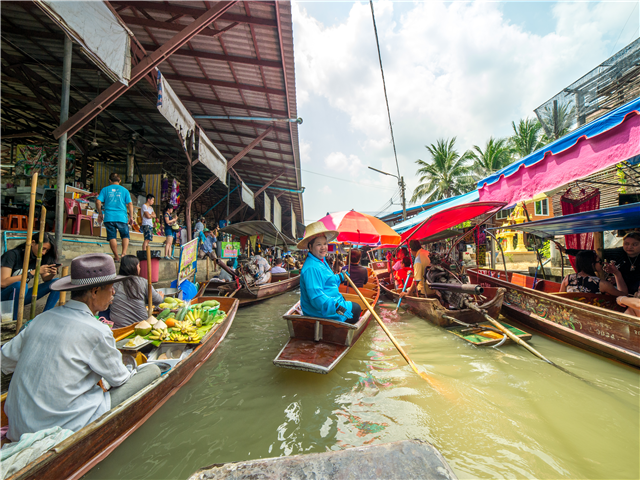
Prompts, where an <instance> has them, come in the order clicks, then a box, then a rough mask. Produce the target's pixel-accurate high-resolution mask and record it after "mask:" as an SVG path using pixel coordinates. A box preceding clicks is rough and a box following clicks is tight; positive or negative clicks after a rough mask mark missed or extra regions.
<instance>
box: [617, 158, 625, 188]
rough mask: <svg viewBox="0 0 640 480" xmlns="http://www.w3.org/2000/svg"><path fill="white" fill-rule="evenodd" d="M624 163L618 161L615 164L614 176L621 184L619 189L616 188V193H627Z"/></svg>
mask: <svg viewBox="0 0 640 480" xmlns="http://www.w3.org/2000/svg"><path fill="white" fill-rule="evenodd" d="M623 167H624V165H623V164H622V163H618V164H617V165H616V177H618V183H619V184H620V185H622V186H621V187H620V188H619V189H618V193H622V194H625V193H627V187H626V185H627V176H626V175H625V173H624V168H623Z"/></svg>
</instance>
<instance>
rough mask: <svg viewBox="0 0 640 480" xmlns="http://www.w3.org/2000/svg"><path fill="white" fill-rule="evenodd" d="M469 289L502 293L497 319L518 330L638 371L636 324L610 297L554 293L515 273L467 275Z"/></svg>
mask: <svg viewBox="0 0 640 480" xmlns="http://www.w3.org/2000/svg"><path fill="white" fill-rule="evenodd" d="M467 275H469V278H470V279H471V282H472V283H477V284H479V285H482V286H485V287H502V288H504V289H506V294H505V302H504V304H503V306H502V313H503V314H504V315H505V316H506V317H508V318H510V319H514V320H516V321H518V322H520V323H522V324H523V325H526V326H528V327H531V328H533V329H535V330H538V331H540V332H542V333H545V334H547V335H549V336H551V337H554V338H557V339H559V340H562V341H565V342H567V343H570V344H572V345H575V346H577V347H580V348H584V349H585V350H589V351H591V352H595V353H598V354H600V355H603V356H606V357H610V358H615V359H617V360H620V361H622V362H624V363H627V364H629V365H634V366H636V367H640V319H639V318H637V317H632V316H630V315H626V314H624V313H623V312H622V310H623V309H622V308H621V307H619V306H618V305H617V304H616V303H615V300H614V298H613V297H609V296H608V295H589V294H585V293H578V294H576V293H570V294H566V293H559V291H560V284H559V283H556V282H551V281H548V280H538V281H537V282H536V283H535V285H534V279H533V278H532V277H528V276H525V275H521V274H518V273H512V272H508V273H505V272H504V271H498V270H491V269H468V270H467Z"/></svg>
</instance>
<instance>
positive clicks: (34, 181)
mask: <svg viewBox="0 0 640 480" xmlns="http://www.w3.org/2000/svg"><path fill="white" fill-rule="evenodd" d="M37 188H38V172H35V173H34V174H33V176H32V177H31V196H30V200H31V201H30V203H29V217H28V221H27V222H28V223H27V241H26V243H25V247H24V260H23V262H22V279H21V280H20V294H19V296H18V314H17V317H16V318H17V322H16V333H20V329H21V328H22V317H23V315H24V295H25V292H26V290H27V274H28V273H29V260H31V237H32V236H33V217H34V216H35V210H36V189H37Z"/></svg>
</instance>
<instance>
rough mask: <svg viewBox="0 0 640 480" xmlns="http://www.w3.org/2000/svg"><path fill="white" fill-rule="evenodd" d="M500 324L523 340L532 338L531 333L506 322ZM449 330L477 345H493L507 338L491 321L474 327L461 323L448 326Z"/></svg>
mask: <svg viewBox="0 0 640 480" xmlns="http://www.w3.org/2000/svg"><path fill="white" fill-rule="evenodd" d="M500 324H501V325H502V326H503V327H504V328H506V329H507V330H509V331H510V332H511V333H513V334H514V335H515V336H517V337H518V338H520V339H521V340H531V334H530V333H527V332H525V331H524V330H520V329H519V328H516V327H514V326H513V325H509V324H508V323H505V322H500ZM447 332H450V333H453V334H454V335H455V336H457V337H460V338H461V339H462V340H464V341H465V342H467V343H470V344H472V345H475V346H476V347H493V346H494V345H498V344H500V343H501V342H503V341H504V340H505V336H504V335H503V334H502V333H501V332H500V331H498V330H497V329H496V328H494V327H493V325H491V323H489V322H480V323H478V324H477V326H476V327H472V328H469V327H464V326H460V325H458V326H455V327H448V328H447Z"/></svg>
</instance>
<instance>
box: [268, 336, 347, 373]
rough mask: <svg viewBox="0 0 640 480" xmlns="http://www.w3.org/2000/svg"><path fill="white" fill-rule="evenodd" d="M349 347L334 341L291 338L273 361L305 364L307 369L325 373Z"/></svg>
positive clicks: (298, 364)
mask: <svg viewBox="0 0 640 480" xmlns="http://www.w3.org/2000/svg"><path fill="white" fill-rule="evenodd" d="M348 349H349V347H347V346H346V345H337V344H335V343H324V342H314V341H310V340H301V339H298V338H292V339H290V340H289V343H287V345H286V346H285V347H284V348H283V349H282V351H281V352H280V354H279V355H278V356H277V357H276V359H275V360H274V361H273V363H274V364H276V365H279V364H287V363H289V364H295V365H296V366H297V367H298V368H303V369H304V367H303V364H306V365H307V367H308V369H309V370H312V371H318V372H320V373H327V372H326V371H322V370H327V371H328V369H329V368H330V367H331V366H332V364H333V363H334V362H335V361H336V360H338V359H339V358H340V356H341V355H342V354H344V353H345V352H346V351H347V350H348ZM318 367H320V368H318Z"/></svg>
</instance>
